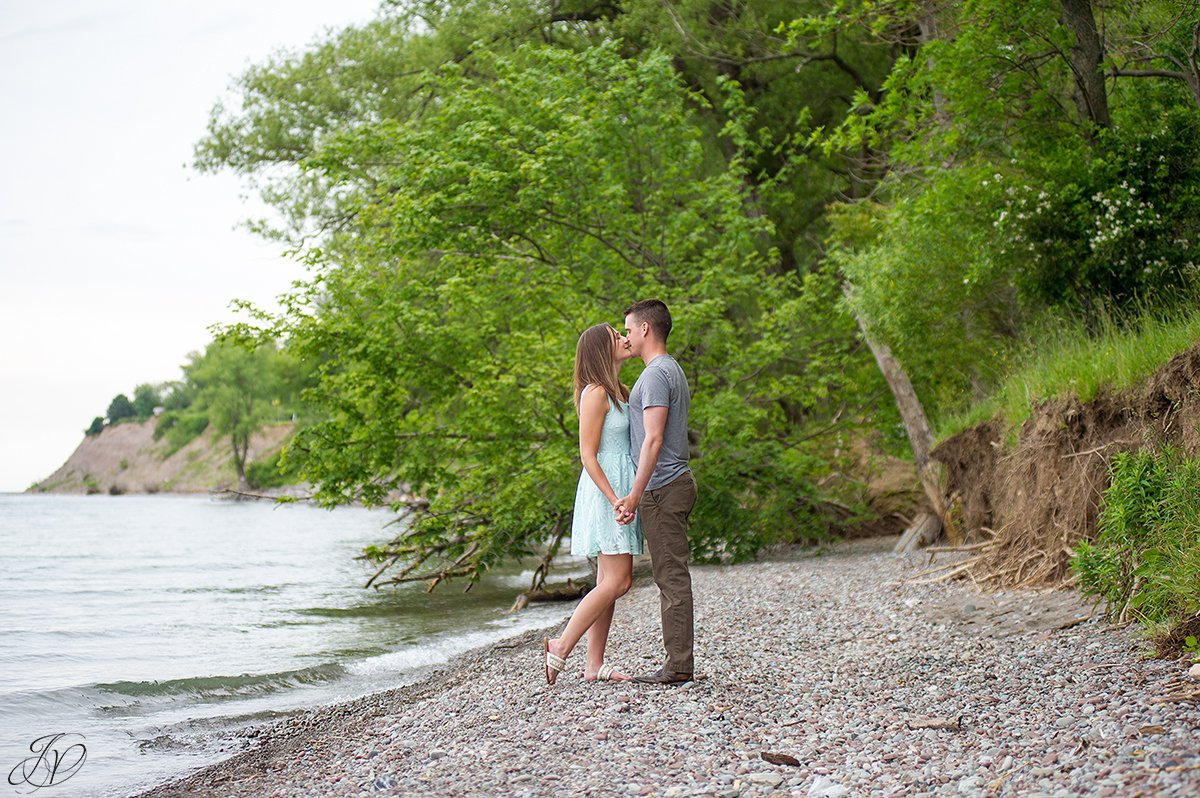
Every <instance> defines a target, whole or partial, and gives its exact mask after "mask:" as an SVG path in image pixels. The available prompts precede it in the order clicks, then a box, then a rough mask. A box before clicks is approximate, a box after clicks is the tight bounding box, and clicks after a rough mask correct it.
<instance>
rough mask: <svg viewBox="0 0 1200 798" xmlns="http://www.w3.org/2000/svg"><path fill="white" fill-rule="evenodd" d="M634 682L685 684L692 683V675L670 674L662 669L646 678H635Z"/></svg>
mask: <svg viewBox="0 0 1200 798" xmlns="http://www.w3.org/2000/svg"><path fill="white" fill-rule="evenodd" d="M633 680H634V681H635V682H637V683H638V684H685V683H687V682H690V681H692V674H690V673H668V672H667V671H665V670H661V669H660V670H657V671H655V672H654V673H651V674H648V675H646V676H634V677H633Z"/></svg>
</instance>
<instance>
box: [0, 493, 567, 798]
mask: <svg viewBox="0 0 1200 798" xmlns="http://www.w3.org/2000/svg"><path fill="white" fill-rule="evenodd" d="M390 520H391V516H390V515H389V514H387V513H385V512H379V511H369V510H363V509H339V510H335V511H333V512H328V511H324V510H320V509H317V508H314V507H308V506H303V505H284V506H274V505H271V504H267V503H240V502H226V501H216V500H212V499H209V498H207V497H203V498H193V497H179V496H36V495H19V494H0V547H2V548H0V551H2V552H3V554H2V558H3V559H2V562H3V570H2V572H0V631H2V634H0V772H2V773H3V774H5V775H6V776H7V777H9V778H10V782H9V783H10V784H11V782H12V779H13V777H14V775H15V777H16V778H18V779H19V778H20V776H21V772H22V771H21V766H22V763H24V766H25V767H26V768H29V767H31V766H32V764H33V763H34V762H35V761H36V756H35V754H34V753H33V752H32V751H31V745H35V741H36V740H38V739H39V738H44V737H45V736H47V735H56V734H60V733H61V734H65V735H67V736H66V737H63V738H59V739H58V740H57V741H56V744H55V745H54V746H53V750H57V751H59V752H60V753H64V757H63V760H62V764H61V765H60V770H62V771H63V772H65V770H66V768H67V767H69V766H70V765H71V764H72V761H71V760H79V759H80V758H81V757H82V756H84V755H85V757H86V758H83V759H82V764H80V765H79V766H78V768H77V769H76V770H75V772H74V774H73V775H71V776H70V777H69V778H68V779H67V780H65V781H62V780H61V775H60V776H59V779H58V780H56V783H55V784H54V785H53V786H50V787H46V788H43V789H38V790H36V793H37V794H38V795H46V796H52V795H72V796H79V795H97V796H118V795H129V794H131V793H134V792H137V791H138V790H139V789H143V788H145V787H148V786H152V785H154V784H157V783H160V782H162V781H165V780H167V779H168V778H171V777H174V776H177V775H182V774H183V773H185V772H187V771H189V770H192V769H194V768H197V767H199V766H201V765H204V764H208V763H210V762H214V761H217V760H219V759H222V758H224V757H226V756H228V755H230V754H231V753H233V752H234V751H235V750H237V746H236V744H235V743H234V742H233V738H234V735H235V733H236V732H237V730H238V729H241V728H244V727H245V726H248V725H253V724H261V723H264V722H266V721H269V720H271V719H274V718H277V717H279V716H280V715H281V714H287V713H293V712H296V711H299V710H301V709H304V708H307V707H312V706H317V705H320V704H326V703H331V702H334V701H340V700H348V699H351V698H355V697H358V696H361V695H365V694H367V693H370V692H375V691H378V690H382V689H386V688H389V687H395V686H397V685H401V684H406V683H410V682H413V681H416V680H418V679H419V678H420V677H421V675H422V674H423V673H425V672H427V671H428V670H429V669H430V668H431V667H432V666H436V665H438V664H441V663H444V662H446V661H447V660H448V659H449V658H450V657H452V656H454V655H455V654H458V653H460V652H463V651H466V650H468V649H471V648H474V647H476V646H480V645H483V644H486V643H489V642H491V641H494V640H498V639H501V638H503V637H507V636H510V635H513V634H516V633H518V632H521V631H524V630H526V629H532V628H538V627H542V626H547V625H550V624H553V623H555V622H557V621H559V620H561V619H562V618H564V617H565V616H566V615H567V613H568V612H569V611H570V609H571V608H572V606H573V605H564V604H556V605H543V606H535V607H533V608H531V609H528V610H525V611H522V612H520V613H515V614H510V613H508V612H507V610H508V607H509V605H510V604H511V603H512V600H513V597H514V596H515V594H516V593H517V592H519V591H520V590H522V589H524V588H525V587H527V586H528V583H529V578H530V575H531V573H530V572H529V571H522V570H521V568H520V566H514V567H513V568H511V569H509V570H508V571H507V572H500V573H496V574H494V575H492V576H490V577H489V579H488V580H487V581H485V582H483V583H480V584H477V585H476V586H475V587H473V588H472V589H471V592H470V593H468V594H465V595H464V594H463V593H462V588H463V587H465V584H458V583H454V582H451V583H448V584H446V585H443V586H441V587H439V588H438V590H437V591H435V592H434V593H433V594H431V595H429V594H426V593H425V592H424V590H423V586H422V585H411V586H405V587H402V588H395V589H394V588H386V589H383V590H378V591H377V590H374V589H368V590H364V589H363V588H362V585H363V584H364V583H365V582H366V579H367V578H368V576H369V575H370V573H372V572H373V570H374V566H371V565H369V564H368V563H365V562H361V561H357V560H355V559H353V558H354V556H355V555H356V554H358V553H359V551H360V550H361V548H362V547H363V546H364V545H367V544H369V543H382V542H384V541H386V540H387V539H389V538H390V537H391V536H392V529H391V528H389V529H384V526H385V524H387V522H388V521H390ZM575 565H576V568H575V570H573V571H570V572H569V574H570V575H576V576H578V575H581V574H585V573H586V572H587V565H586V562H584V561H582V560H580V561H577V562H576V563H575ZM72 746H75V747H74V748H72ZM35 747H37V748H38V749H39V750H40V747H41V744H40V743H39V744H36V746H35ZM14 769H15V774H14ZM44 775H45V774H44V773H43V774H42V776H43V777H44ZM8 789H10V790H17V792H19V793H20V794H29V793H30V792H31V791H32V789H31V787H30V785H29V784H18V786H17V787H12V786H9V787H8Z"/></svg>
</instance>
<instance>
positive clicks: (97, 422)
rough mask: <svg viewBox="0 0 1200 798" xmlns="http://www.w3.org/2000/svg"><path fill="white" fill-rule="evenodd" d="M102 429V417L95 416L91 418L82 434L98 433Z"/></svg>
mask: <svg viewBox="0 0 1200 798" xmlns="http://www.w3.org/2000/svg"><path fill="white" fill-rule="evenodd" d="M103 431H104V418H103V417H102V416H96V417H95V418H93V419H92V424H91V426H89V427H88V428H87V429H86V430H85V431H84V434H85V435H99V434H100V433H101V432H103Z"/></svg>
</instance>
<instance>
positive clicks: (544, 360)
mask: <svg viewBox="0 0 1200 798" xmlns="http://www.w3.org/2000/svg"><path fill="white" fill-rule="evenodd" d="M473 58H474V60H473V69H472V70H471V71H470V73H468V71H467V70H465V69H463V70H459V69H451V68H444V69H441V70H440V71H439V72H438V73H437V74H436V75H427V76H426V79H427V80H434V81H436V83H437V93H438V97H439V101H438V102H437V103H434V104H431V105H430V106H429V107H428V108H426V109H425V110H424V112H423V114H422V116H421V117H420V119H419V121H418V122H411V123H404V122H401V121H398V120H395V119H384V120H379V121H376V122H375V123H372V124H367V123H365V122H364V123H362V124H358V125H355V126H350V127H343V128H340V129H338V131H337V132H330V133H327V134H326V135H324V136H323V137H322V138H321V140H320V141H319V142H318V146H317V148H316V150H315V151H314V152H312V154H311V155H310V156H309V157H307V158H306V159H305V160H304V162H303V164H304V168H305V174H306V175H307V176H308V177H309V179H311V180H312V181H313V183H314V184H321V185H325V186H327V187H328V188H329V191H328V198H329V199H327V200H326V201H327V202H328V203H332V204H334V205H336V211H335V210H334V209H330V208H326V209H324V210H322V214H323V215H325V214H330V213H335V215H338V216H339V218H340V219H341V222H340V224H339V225H338V226H337V227H336V228H331V229H329V230H327V231H326V232H325V234H324V236H323V237H322V238H321V240H320V245H319V247H317V246H311V247H309V248H307V249H306V250H305V256H306V259H307V260H308V262H309V263H310V264H312V266H313V268H314V272H315V274H314V278H313V280H312V281H311V282H310V283H309V284H308V285H307V287H306V289H305V290H303V291H300V292H298V293H296V294H294V295H293V296H291V297H289V298H287V299H286V300H285V311H284V313H283V314H282V315H281V316H280V317H279V318H270V317H268V316H265V315H262V314H260V319H259V320H260V322H262V323H263V324H265V325H266V331H265V335H266V337H267V338H276V337H279V338H285V339H286V340H287V341H288V351H289V352H291V353H293V354H294V355H295V356H297V357H299V358H300V359H302V360H303V361H305V362H318V361H319V362H321V363H322V365H321V366H320V369H319V373H320V381H319V383H318V384H317V385H316V386H315V387H314V388H313V389H312V390H311V391H310V392H309V398H310V400H311V401H312V402H313V403H314V404H315V405H316V407H317V409H318V410H319V412H320V415H319V417H318V419H317V420H316V421H314V422H313V423H312V424H311V425H309V426H307V427H306V428H305V429H302V430H301V431H300V432H299V434H298V438H297V441H296V443H295V444H294V446H293V447H292V448H293V450H298V451H302V452H303V453H304V464H303V469H304V474H305V476H306V477H307V478H308V479H309V480H310V481H312V482H314V483H315V484H316V485H317V486H318V488H317V497H318V499H319V500H320V501H322V502H324V503H326V504H338V503H342V502H346V501H350V500H354V499H362V500H364V501H366V502H368V503H380V502H385V501H389V497H390V495H391V494H392V491H395V490H397V489H407V490H411V491H413V492H415V493H416V494H418V495H420V496H422V497H424V499H423V500H422V501H418V502H413V503H411V504H410V505H405V504H403V503H401V502H394V504H393V506H395V507H396V509H398V510H404V511H406V512H410V513H411V514H412V518H411V522H410V524H409V526H408V528H407V530H406V532H405V533H404V534H403V535H402V536H401V537H399V538H397V539H396V540H394V541H392V542H391V543H390V544H388V545H386V546H380V547H374V548H372V549H371V553H372V554H374V555H375V556H376V557H378V558H379V559H380V560H381V561H384V562H385V563H388V564H392V563H396V564H398V573H395V574H394V575H393V576H392V577H391V578H392V579H393V580H407V579H431V580H433V581H434V582H437V581H439V580H441V579H444V578H447V577H451V576H466V577H468V578H469V579H472V580H474V579H477V578H478V577H479V576H480V575H481V574H482V573H483V572H484V571H485V570H487V569H488V568H489V567H491V566H493V565H494V564H496V563H497V562H499V561H501V560H504V559H507V558H511V557H515V556H522V555H527V554H532V553H538V552H540V551H541V550H542V546H543V545H548V553H549V556H550V557H552V556H553V554H554V553H555V552H556V551H557V547H558V546H559V544H560V542H561V540H562V538H563V537H564V535H566V534H567V533H568V531H569V521H570V511H571V504H572V498H573V493H574V484H575V480H576V478H577V475H578V464H577V447H576V421H575V417H574V411H573V408H572V407H571V402H570V396H571V389H570V363H571V359H572V356H573V350H574V343H575V339H576V337H577V336H578V334H579V332H580V331H581V330H582V329H583V328H585V327H586V326H588V325H589V324H592V323H595V322H596V321H600V320H605V319H607V320H609V321H611V322H613V323H618V322H619V321H620V313H621V311H622V310H623V308H624V307H625V306H626V305H627V304H628V303H629V302H630V301H631V300H632V299H634V298H637V297H644V296H657V297H660V298H662V299H663V300H664V301H666V302H667V303H668V304H669V305H670V306H672V308H673V310H674V313H675V317H676V330H677V332H675V333H674V334H673V335H672V339H671V345H672V349H673V351H675V352H676V353H678V356H679V358H680V360H681V362H683V363H684V364H685V365H686V368H687V372H688V376H689V381H690V383H691V386H692V388H693V390H694V391H695V393H696V396H697V401H696V403H695V404H694V405H693V407H694V411H693V417H692V422H693V427H694V432H695V435H696V438H697V443H698V452H699V456H698V458H697V459H696V460H695V466H696V468H697V470H698V472H699V473H700V474H701V481H702V484H703V485H704V490H703V491H702V494H701V503H700V504H699V505H698V507H697V509H696V514H695V521H696V523H695V525H694V527H693V530H694V533H693V544H694V549H693V550H694V552H695V553H696V555H697V556H699V557H701V558H704V559H717V558H724V557H732V558H743V557H746V556H748V555H751V554H753V553H754V552H755V551H757V550H758V548H759V547H761V546H762V545H763V544H764V543H767V542H770V541H773V540H780V539H789V538H791V537H794V536H796V535H803V536H809V537H812V536H821V535H823V534H826V532H827V530H828V529H829V528H830V526H831V524H834V523H836V522H837V521H839V520H843V518H841V517H838V516H837V515H835V513H836V512H839V511H837V510H835V509H834V508H835V505H833V504H830V503H828V502H827V501H826V499H827V498H828V495H829V493H828V489H826V490H822V489H820V488H818V487H817V480H818V479H819V478H820V477H821V476H822V475H824V473H825V472H826V469H827V464H828V462H829V460H830V459H831V458H830V456H829V451H830V450H831V449H832V448H833V444H831V443H830V442H829V441H830V439H829V438H828V437H823V436H828V435H830V434H832V431H835V430H836V425H833V426H831V425H829V424H828V420H829V418H830V417H835V416H836V415H837V412H838V408H842V409H843V410H844V409H845V407H846V402H845V401H844V397H845V391H844V390H842V389H844V387H845V385H846V384H847V383H848V382H850V381H851V380H853V379H857V378H858V377H859V376H860V375H859V374H858V373H857V372H853V371H852V370H850V371H848V370H847V369H846V367H845V363H846V358H847V356H848V352H847V349H846V347H847V344H848V342H851V341H852V340H853V332H852V330H853V327H852V321H851V320H850V319H849V317H848V316H845V315H844V314H840V315H839V314H838V313H836V312H834V311H832V310H831V309H832V308H834V307H835V305H834V304H833V303H832V302H831V299H830V292H831V291H832V292H835V293H836V285H833V284H830V283H829V282H828V281H826V280H822V279H819V276H817V275H813V276H812V277H811V279H801V278H799V277H798V276H797V275H795V274H794V273H791V272H786V271H781V270H779V269H778V268H777V264H778V257H777V253H776V252H774V251H773V250H772V249H771V247H770V240H771V235H772V232H773V230H772V227H771V225H770V223H769V220H768V219H767V218H766V217H765V216H763V215H762V214H761V213H756V212H754V203H753V201H752V198H751V196H750V194H751V190H750V187H749V180H748V173H747V169H748V167H747V159H746V158H745V157H744V156H743V155H742V154H739V153H740V152H741V150H740V145H741V144H742V143H745V142H747V141H749V139H750V137H749V136H748V135H747V133H746V131H745V129H744V127H743V126H742V124H743V122H744V118H743V117H744V115H743V114H741V113H740V112H738V111H737V110H736V109H737V108H738V107H739V104H740V103H741V100H740V97H741V95H740V92H739V90H738V89H737V87H736V86H735V85H734V84H731V83H728V82H726V83H724V84H723V88H722V89H721V90H722V92H724V93H723V95H722V97H723V98H724V101H726V102H728V104H729V108H730V109H732V111H731V117H730V118H731V122H730V124H729V125H728V127H727V128H726V129H725V132H724V138H722V139H720V146H717V143H716V142H714V141H713V140H712V139H711V138H710V137H709V130H708V125H707V121H706V117H705V113H706V111H707V109H708V108H709V103H708V101H707V100H706V98H705V97H703V96H702V95H700V94H697V93H696V92H693V91H689V90H688V89H687V88H685V87H684V85H682V83H681V82H680V81H679V79H678V77H677V74H676V73H675V71H674V69H673V67H672V64H671V60H670V58H669V57H667V56H666V55H664V54H658V55H652V56H649V57H646V58H644V59H631V58H625V57H622V55H621V53H620V51H619V46H618V45H616V44H609V45H605V46H600V47H595V48H590V49H586V50H582V51H580V52H573V51H569V50H565V49H555V48H548V47H540V48H534V47H522V48H518V49H517V50H516V51H515V52H514V53H513V54H511V55H492V56H488V55H487V54H485V53H479V52H476V53H475V54H474V56H473ZM743 107H744V106H743ZM237 332H239V333H242V334H246V333H249V332H251V331H250V330H248V329H245V328H242V329H239V330H238V331H237ZM627 376H628V378H629V379H632V378H633V377H634V376H635V374H632V373H630V374H628V375H627ZM539 573H540V574H544V570H540V571H539Z"/></svg>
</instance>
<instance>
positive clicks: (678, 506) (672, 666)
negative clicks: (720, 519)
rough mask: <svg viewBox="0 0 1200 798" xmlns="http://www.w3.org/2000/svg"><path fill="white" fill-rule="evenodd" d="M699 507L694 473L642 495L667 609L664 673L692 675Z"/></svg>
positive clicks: (657, 579) (644, 523)
mask: <svg viewBox="0 0 1200 798" xmlns="http://www.w3.org/2000/svg"><path fill="white" fill-rule="evenodd" d="M695 504H696V480H695V478H694V477H693V476H692V472H690V471H688V472H687V473H685V474H682V475H680V476H679V477H678V478H676V479H675V481H674V482H671V483H668V484H666V485H663V486H662V487H661V488H658V489H656V490H648V491H646V493H645V494H644V495H643V496H642V501H641V511H642V533H643V534H644V535H645V536H646V545H647V547H648V548H649V549H650V563H651V565H652V567H653V569H654V581H655V583H656V584H657V585H658V590H659V594H660V605H661V610H662V628H663V645H664V646H665V647H666V649H667V662H666V665H664V666H663V668H664V670H666V671H668V672H670V673H688V674H690V673H692V667H693V663H692V639H693V630H692V625H693V611H692V574H691V572H690V571H688V554H689V550H688V515H690V514H691V512H692V507H693V506H694V505H695Z"/></svg>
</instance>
